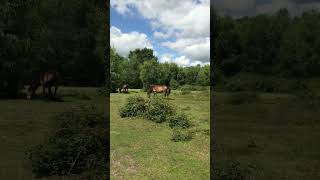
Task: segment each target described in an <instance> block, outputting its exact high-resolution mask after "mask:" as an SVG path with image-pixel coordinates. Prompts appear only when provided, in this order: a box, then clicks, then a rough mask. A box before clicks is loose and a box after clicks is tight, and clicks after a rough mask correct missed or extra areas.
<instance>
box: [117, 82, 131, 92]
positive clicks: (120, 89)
mask: <svg viewBox="0 0 320 180" xmlns="http://www.w3.org/2000/svg"><path fill="white" fill-rule="evenodd" d="M122 90H123V91H122ZM128 90H129V85H128V84H124V85H123V86H122V87H120V88H119V92H120V93H122V92H123V93H128V92H129V91H128Z"/></svg>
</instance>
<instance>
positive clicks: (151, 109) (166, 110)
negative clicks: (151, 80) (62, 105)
mask: <svg viewBox="0 0 320 180" xmlns="http://www.w3.org/2000/svg"><path fill="white" fill-rule="evenodd" d="M173 114H174V108H173V107H172V106H171V105H170V104H169V102H168V101H166V100H164V99H162V98H153V99H151V100H149V101H148V102H147V104H146V111H145V113H144V117H145V118H146V119H149V120H151V121H154V122H157V123H161V122H164V121H166V120H167V118H168V117H169V116H171V115H173Z"/></svg>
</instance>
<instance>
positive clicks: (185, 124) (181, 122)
mask: <svg viewBox="0 0 320 180" xmlns="http://www.w3.org/2000/svg"><path fill="white" fill-rule="evenodd" d="M168 119H169V126H170V127H171V128H183V129H185V128H189V127H190V126H191V124H190V121H189V119H188V117H187V116H186V115H185V114H182V113H181V114H177V115H173V116H170V117H169V118H168Z"/></svg>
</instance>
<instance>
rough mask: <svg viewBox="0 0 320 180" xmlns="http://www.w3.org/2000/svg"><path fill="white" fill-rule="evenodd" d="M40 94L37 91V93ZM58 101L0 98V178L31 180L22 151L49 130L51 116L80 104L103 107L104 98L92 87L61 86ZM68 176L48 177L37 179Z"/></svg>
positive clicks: (55, 178) (43, 136) (50, 128)
mask: <svg viewBox="0 0 320 180" xmlns="http://www.w3.org/2000/svg"><path fill="white" fill-rule="evenodd" d="M39 93H40V92H39ZM59 95H60V96H61V97H62V101H61V102H52V101H46V100H43V99H40V98H38V99H34V100H31V101H30V100H24V99H14V100H10V99H0V147H1V148H0V179H10V180H11V179H12V180H25V179H26V180H29V179H34V178H33V175H32V172H31V167H30V164H29V161H28V159H27V157H26V155H25V152H26V150H27V149H29V148H30V147H32V146H34V145H37V144H40V143H41V142H42V141H43V140H44V139H45V138H46V137H47V135H48V134H49V133H50V132H52V128H53V125H54V119H53V117H54V116H55V115H56V114H58V113H60V112H63V111H65V110H66V109H68V108H69V107H70V106H73V105H79V104H81V103H86V104H87V103H94V104H96V105H97V107H98V108H101V109H103V108H105V99H104V98H103V97H102V96H98V94H97V92H96V88H66V87H65V88H61V89H60V90H59ZM58 179H71V178H66V177H49V178H42V179H41V180H58Z"/></svg>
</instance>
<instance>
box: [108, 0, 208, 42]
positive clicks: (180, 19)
mask: <svg viewBox="0 0 320 180" xmlns="http://www.w3.org/2000/svg"><path fill="white" fill-rule="evenodd" d="M198 2H200V3H197V2H196V1H195V0H184V1H177V0H161V1H159V0H151V1H150V0H139V1H138V0H111V6H112V7H113V8H115V9H116V10H117V11H118V12H119V13H121V14H126V13H129V12H130V8H129V7H134V8H136V9H137V10H138V12H140V14H141V15H142V16H143V17H145V18H146V19H149V20H151V23H152V27H153V28H161V29H162V30H171V31H178V32H180V33H181V34H180V35H181V36H184V37H194V36H199V35H201V36H210V1H209V0H200V1H198Z"/></svg>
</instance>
